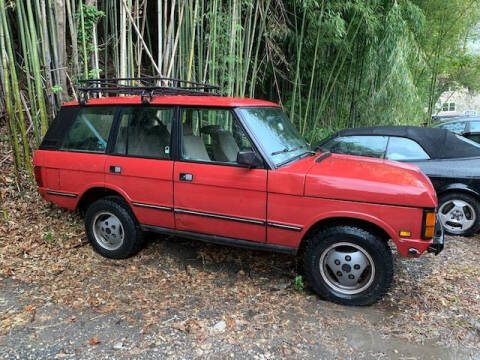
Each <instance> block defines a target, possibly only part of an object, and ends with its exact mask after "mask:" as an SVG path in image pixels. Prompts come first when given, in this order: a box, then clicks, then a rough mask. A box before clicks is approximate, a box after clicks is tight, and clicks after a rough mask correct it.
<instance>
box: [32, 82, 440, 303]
mask: <svg viewBox="0 0 480 360" xmlns="http://www.w3.org/2000/svg"><path fill="white" fill-rule="evenodd" d="M112 81H113V80H109V81H106V80H94V81H90V82H87V87H84V88H82V89H80V90H82V91H83V93H82V94H83V97H82V100H81V101H80V102H69V103H66V104H64V105H63V106H62V108H61V110H60V112H59V114H58V116H57V117H56V119H55V121H54V122H53V124H52V125H51V127H50V129H49V131H48V132H47V134H46V136H45V138H44V140H43V143H42V145H41V146H40V149H39V150H37V151H36V152H35V155H34V165H35V175H36V180H37V183H38V189H39V192H40V194H41V195H42V196H43V197H44V198H45V199H46V200H48V201H51V202H54V203H55V204H57V205H58V206H61V207H65V208H68V209H71V210H74V209H80V210H81V211H83V212H85V228H86V233H87V236H88V238H89V240H90V242H91V244H92V246H93V247H94V249H95V250H96V251H98V252H99V253H100V254H102V255H103V256H106V257H109V258H115V259H121V258H126V257H128V256H131V255H133V254H135V253H136V252H137V251H138V250H139V249H140V247H141V246H142V241H143V231H153V232H158V233H162V234H175V235H178V236H181V237H187V238H193V239H199V240H203V241H208V242H213V243H217V244H226V245H232V246H239V247H243V248H249V249H260V250H267V251H276V252H283V253H288V254H297V253H301V256H302V257H303V264H304V271H305V275H306V277H307V279H308V281H309V283H310V284H311V286H312V287H313V289H314V290H315V291H316V292H317V293H318V294H320V295H322V296H323V297H325V298H327V299H329V300H332V301H335V302H338V303H342V304H348V305H367V304H372V303H374V302H376V301H378V300H379V299H380V298H381V297H382V296H383V295H384V294H385V293H386V291H387V290H388V288H389V286H390V285H391V282H392V276H393V261H392V252H391V250H390V247H389V244H388V242H389V240H392V241H393V244H395V246H396V248H397V251H398V253H399V254H400V255H401V256H408V257H418V256H420V255H421V254H422V253H423V252H425V251H426V250H428V251H430V252H434V253H436V254H437V253H439V252H440V251H441V250H442V249H443V232H442V229H441V226H439V225H438V222H437V221H436V214H435V208H436V206H437V198H436V194H435V191H434V189H433V187H432V184H431V183H430V181H429V179H428V178H427V177H426V176H425V175H424V174H423V173H422V172H420V170H419V169H418V168H417V167H415V166H412V165H407V164H401V163H397V162H392V161H387V160H380V159H369V158H365V157H356V156H349V155H337V154H330V153H328V152H327V153H315V152H312V151H310V150H309V146H308V144H306V143H305V141H304V140H303V138H302V137H301V136H300V135H299V134H298V132H297V131H296V130H295V128H294V126H293V125H292V123H291V122H290V121H289V120H288V119H287V117H286V116H285V114H284V113H283V112H282V109H281V108H280V107H279V105H277V104H275V103H271V102H267V101H263V100H254V99H239V98H228V97H221V96H215V95H213V94H211V93H209V92H208V91H210V90H211V89H210V88H209V87H206V86H203V85H199V84H195V83H187V84H185V82H180V81H178V82H177V83H176V84H175V85H176V86H175V87H166V86H153V85H149V86H146V85H142V86H138V87H133V86H132V87H128V86H124V85H119V81H118V80H115V81H114V82H113V84H112ZM157 81H158V80H157ZM165 81H166V80H165ZM157 83H158V82H157ZM180 85H181V86H180ZM94 92H103V93H104V94H108V95H110V96H107V97H102V98H91V99H88V94H89V93H94ZM122 93H123V94H124V93H127V94H130V96H118V95H119V94H122ZM131 94H134V95H131ZM87 99H88V100H87Z"/></svg>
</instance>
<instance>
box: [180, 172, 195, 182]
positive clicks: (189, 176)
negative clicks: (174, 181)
mask: <svg viewBox="0 0 480 360" xmlns="http://www.w3.org/2000/svg"><path fill="white" fill-rule="evenodd" d="M178 178H179V179H180V181H192V180H193V174H187V173H180V176H179V177H178Z"/></svg>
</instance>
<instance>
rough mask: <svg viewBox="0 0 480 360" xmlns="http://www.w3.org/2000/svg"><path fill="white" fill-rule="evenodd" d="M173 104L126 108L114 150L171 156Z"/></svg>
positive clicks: (156, 156)
mask: <svg viewBox="0 0 480 360" xmlns="http://www.w3.org/2000/svg"><path fill="white" fill-rule="evenodd" d="M172 120H173V108H160V107H155V106H152V107H144V106H141V107H140V106H139V107H130V108H124V109H122V112H121V114H120V126H119V129H118V133H117V140H116V142H115V148H114V151H113V152H114V153H115V154H119V155H128V156H137V157H145V158H156V159H170V142H171V135H170V134H171V131H172Z"/></svg>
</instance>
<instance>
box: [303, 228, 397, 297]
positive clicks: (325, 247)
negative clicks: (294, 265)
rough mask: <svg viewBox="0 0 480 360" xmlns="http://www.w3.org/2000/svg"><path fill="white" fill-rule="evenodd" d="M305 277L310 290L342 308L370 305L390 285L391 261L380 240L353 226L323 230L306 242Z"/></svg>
mask: <svg viewBox="0 0 480 360" xmlns="http://www.w3.org/2000/svg"><path fill="white" fill-rule="evenodd" d="M304 267H305V274H306V276H307V279H308V281H309V283H310V284H311V286H312V288H313V289H314V291H315V292H316V293H317V294H319V295H320V296H322V297H324V298H326V299H327V300H330V301H333V302H336V303H340V304H343V305H355V306H361V305H371V304H373V303H375V302H377V301H378V300H380V299H381V298H382V297H383V296H384V295H385V293H386V292H387V291H388V289H389V288H390V286H391V283H392V278H393V259H392V253H391V251H390V248H389V247H388V244H387V243H386V242H385V241H384V240H383V239H382V238H380V237H378V236H376V235H374V234H372V233H371V232H369V231H366V230H364V229H361V228H358V227H353V226H335V227H331V228H326V229H323V230H321V231H319V232H317V233H316V234H314V235H313V236H312V238H310V239H309V240H308V244H307V247H306V250H305V255H304Z"/></svg>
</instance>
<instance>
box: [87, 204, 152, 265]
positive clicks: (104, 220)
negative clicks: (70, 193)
mask: <svg viewBox="0 0 480 360" xmlns="http://www.w3.org/2000/svg"><path fill="white" fill-rule="evenodd" d="M85 230H86V233H87V237H88V239H89V241H90V243H91V244H92V246H93V248H94V249H95V250H96V251H97V252H98V253H100V254H101V255H103V256H105V257H108V258H111V259H124V258H127V257H129V256H132V255H134V254H135V253H136V252H138V250H139V249H140V248H141V245H142V243H143V233H142V231H141V230H140V228H139V226H138V224H137V222H136V219H135V217H134V215H133V213H132V212H131V210H130V208H129V206H128V204H126V203H125V201H123V199H121V198H117V197H107V198H103V199H100V200H97V201H95V202H94V203H93V204H91V205H90V206H89V207H88V209H87V213H86V216H85Z"/></svg>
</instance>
